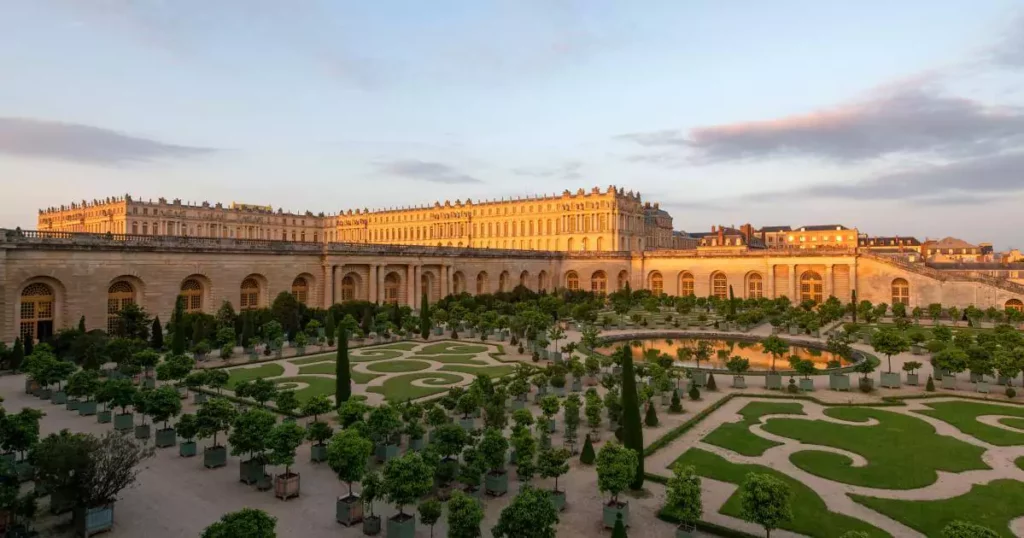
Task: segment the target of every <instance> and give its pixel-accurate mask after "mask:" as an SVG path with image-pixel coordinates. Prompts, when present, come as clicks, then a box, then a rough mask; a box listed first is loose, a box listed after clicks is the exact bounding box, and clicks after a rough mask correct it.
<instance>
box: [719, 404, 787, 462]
mask: <svg viewBox="0 0 1024 538" xmlns="http://www.w3.org/2000/svg"><path fill="white" fill-rule="evenodd" d="M803 409H804V407H803V404H800V403H791V402H785V403H780V402H750V403H748V404H747V405H746V406H744V407H743V409H741V410H740V415H743V420H742V421H740V422H730V423H727V424H722V425H721V426H719V427H717V428H715V430H714V431H712V432H711V433H709V434H708V435H707V436H706V437H704V439H703V441H704V442H705V443H708V444H712V445H715V446H720V447H722V448H727V449H729V450H732V451H733V452H736V453H737V454H742V455H744V456H760V455H761V454H764V451H765V450H768V449H769V448H772V447H773V446H778V445H779V444H781V443H776V442H775V441H771V440H768V439H765V438H764V437H760V436H758V435H756V434H754V433H752V432H751V431H750V426H752V425H754V424H757V423H759V422H761V417H763V416H765V415H803V414H804V411H803Z"/></svg>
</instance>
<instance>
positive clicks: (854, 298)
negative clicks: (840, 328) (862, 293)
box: [850, 290, 857, 323]
mask: <svg viewBox="0 0 1024 538" xmlns="http://www.w3.org/2000/svg"><path fill="white" fill-rule="evenodd" d="M850 305H851V308H850V313H851V314H853V322H854V323H857V290H853V291H851V292H850Z"/></svg>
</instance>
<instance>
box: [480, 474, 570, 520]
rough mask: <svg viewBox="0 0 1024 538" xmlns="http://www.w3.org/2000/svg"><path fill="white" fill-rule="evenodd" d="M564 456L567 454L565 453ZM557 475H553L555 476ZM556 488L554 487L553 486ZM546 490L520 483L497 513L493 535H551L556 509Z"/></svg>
mask: <svg viewBox="0 0 1024 538" xmlns="http://www.w3.org/2000/svg"><path fill="white" fill-rule="evenodd" d="M566 457H568V454H566ZM556 479H557V478H556ZM556 489H557V488H556ZM549 496H550V494H549V493H548V492H547V491H543V490H539V489H535V488H532V487H530V486H524V487H523V488H522V489H521V490H519V494H518V495H516V496H515V498H514V499H512V502H511V503H510V504H509V505H508V506H506V507H505V508H504V509H503V510H502V511H501V515H500V516H498V524H497V525H495V526H494V528H492V529H491V536H493V537H494V538H555V535H556V529H555V526H556V525H557V524H558V511H556V510H555V507H554V505H553V504H551V500H550V499H549V498H548V497H549Z"/></svg>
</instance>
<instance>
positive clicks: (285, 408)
mask: <svg viewBox="0 0 1024 538" xmlns="http://www.w3.org/2000/svg"><path fill="white" fill-rule="evenodd" d="M274 406H275V407H277V410H278V412H280V413H284V414H285V415H293V414H295V409H296V408H298V407H299V399H298V397H296V396H295V391H294V390H282V391H280V392H278V393H277V395H276V396H275V397H274Z"/></svg>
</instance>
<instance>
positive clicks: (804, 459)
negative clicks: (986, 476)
mask: <svg viewBox="0 0 1024 538" xmlns="http://www.w3.org/2000/svg"><path fill="white" fill-rule="evenodd" d="M825 414H826V415H828V416H829V417H832V418H836V419H840V420H847V421H865V420H867V419H868V418H874V419H877V420H878V421H879V424H878V425H877V426H856V425H852V424H851V425H846V424H835V423H831V422H825V421H820V420H798V419H785V418H776V419H771V420H769V421H768V422H767V423H766V424H765V425H764V426H762V428H763V429H764V430H765V431H767V432H769V433H773V434H775V435H781V436H784V437H789V438H790V439H796V440H797V441H800V442H801V443H806V444H809V445H823V446H830V447H834V448H840V449H843V450H848V451H850V452H853V453H855V454H860V455H861V456H863V457H864V458H865V459H866V460H867V461H868V464H867V465H866V466H864V467H852V466H851V463H852V462H851V461H850V459H849V458H848V457H846V456H843V455H840V454H833V453H830V452H822V451H815V450H814V449H813V447H808V450H804V451H800V452H795V453H793V454H792V455H791V456H790V461H792V462H793V464H794V465H796V466H797V467H799V468H801V469H803V470H805V471H807V472H809V473H811V474H815V475H817V476H821V477H823V478H827V479H829V480H835V481H837V482H842V483H844V484H853V485H857V486H867V487H874V488H885V489H915V488H922V487H925V486H928V485H930V484H933V483H935V480H936V479H937V478H938V475H937V474H936V471H939V470H942V471H948V472H952V473H958V472H963V471H968V470H972V469H988V468H989V467H988V466H987V465H985V463H984V462H983V461H982V460H981V455H982V454H983V453H984V452H985V450H984V449H983V448H981V447H977V446H974V445H970V444H968V443H965V442H963V441H960V440H957V439H953V438H952V437H946V436H942V435H938V434H936V433H935V429H934V428H932V426H931V425H930V424H928V423H927V422H924V421H923V420H918V419H916V418H914V417H910V416H906V415H902V414H899V413H893V412H890V411H882V410H879V409H869V408H863V407H832V408H828V409H826V410H825Z"/></svg>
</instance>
